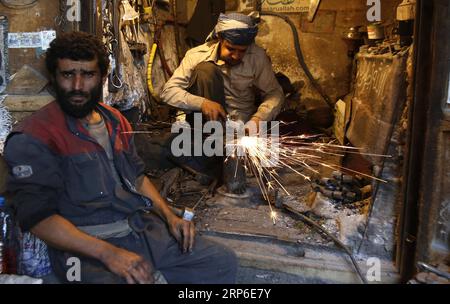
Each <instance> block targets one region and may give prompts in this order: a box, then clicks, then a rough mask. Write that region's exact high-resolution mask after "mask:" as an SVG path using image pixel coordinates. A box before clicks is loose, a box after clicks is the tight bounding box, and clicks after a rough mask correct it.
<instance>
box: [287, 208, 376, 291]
mask: <svg viewBox="0 0 450 304" xmlns="http://www.w3.org/2000/svg"><path fill="white" fill-rule="evenodd" d="M283 208H284V209H286V210H288V211H289V212H291V213H293V214H295V215H297V216H299V217H300V218H301V219H302V220H303V221H305V222H306V223H308V224H310V225H312V226H313V227H315V228H317V229H319V230H320V231H321V232H323V233H325V234H326V235H327V236H328V237H329V238H330V239H332V240H333V241H334V242H335V243H336V244H337V245H338V246H339V247H341V248H342V249H343V250H344V251H345V252H346V253H347V254H348V256H349V257H350V259H351V260H352V263H353V266H355V269H356V272H357V273H358V276H359V277H360V279H361V281H363V283H364V284H367V283H368V282H367V279H366V278H365V277H364V275H363V274H362V271H361V268H359V265H358V264H357V263H356V260H355V258H354V257H353V254H352V253H351V251H350V250H349V249H348V248H347V246H345V245H344V244H343V243H342V242H341V241H339V240H338V239H337V238H336V237H335V236H334V235H332V234H331V233H330V232H329V231H327V230H326V229H325V228H323V227H322V226H320V225H319V224H317V223H316V222H315V221H313V220H312V219H310V218H309V217H307V216H306V215H303V214H301V213H300V212H298V211H296V210H294V209H293V208H291V207H289V206H288V205H286V204H283Z"/></svg>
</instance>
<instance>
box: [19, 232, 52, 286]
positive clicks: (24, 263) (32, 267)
mask: <svg viewBox="0 0 450 304" xmlns="http://www.w3.org/2000/svg"><path fill="white" fill-rule="evenodd" d="M19 268H20V274H23V275H27V276H30V277H33V278H42V277H44V276H46V275H48V274H50V273H51V272H52V267H51V264H50V259H49V256H48V250H47V245H46V244H45V242H44V241H42V240H41V239H39V238H37V237H36V236H34V235H33V234H32V233H30V232H25V233H24V234H23V235H22V237H21V240H20V258H19Z"/></svg>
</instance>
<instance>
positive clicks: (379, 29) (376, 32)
mask: <svg viewBox="0 0 450 304" xmlns="http://www.w3.org/2000/svg"><path fill="white" fill-rule="evenodd" d="M367 35H368V37H369V39H370V40H381V39H384V26H383V25H381V23H380V22H376V23H372V24H369V25H368V26H367Z"/></svg>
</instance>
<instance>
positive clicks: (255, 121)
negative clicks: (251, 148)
mask: <svg viewBox="0 0 450 304" xmlns="http://www.w3.org/2000/svg"><path fill="white" fill-rule="evenodd" d="M259 122H260V119H259V118H258V117H252V118H251V119H250V120H249V121H247V123H246V124H245V135H246V136H255V135H257V134H258V133H259Z"/></svg>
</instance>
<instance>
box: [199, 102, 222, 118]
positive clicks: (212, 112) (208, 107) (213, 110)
mask: <svg viewBox="0 0 450 304" xmlns="http://www.w3.org/2000/svg"><path fill="white" fill-rule="evenodd" d="M202 113H203V115H204V116H205V117H206V118H207V119H208V120H218V119H219V118H221V119H222V120H226V119H227V113H226V112H225V110H224V109H223V107H222V106H221V105H220V104H219V103H217V102H214V101H211V100H208V99H206V98H205V99H204V100H203V103H202Z"/></svg>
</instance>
